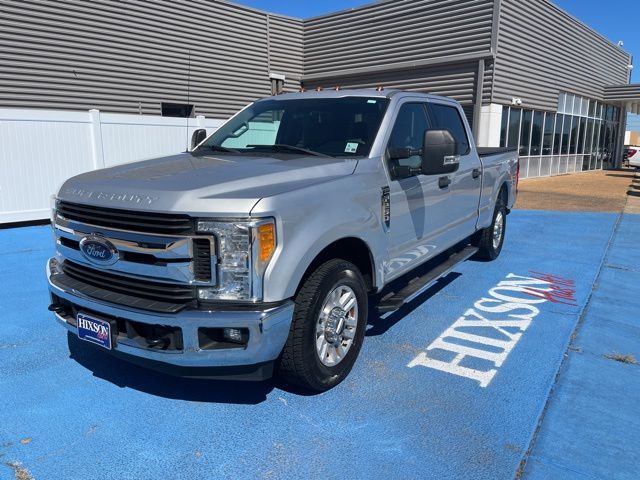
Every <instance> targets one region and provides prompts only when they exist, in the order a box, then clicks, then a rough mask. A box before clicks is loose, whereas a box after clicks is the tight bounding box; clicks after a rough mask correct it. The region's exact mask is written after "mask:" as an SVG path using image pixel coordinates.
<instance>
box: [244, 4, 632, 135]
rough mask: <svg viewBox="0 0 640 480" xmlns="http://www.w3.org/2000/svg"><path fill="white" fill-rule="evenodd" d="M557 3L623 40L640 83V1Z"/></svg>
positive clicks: (298, 10) (323, 7)
mask: <svg viewBox="0 0 640 480" xmlns="http://www.w3.org/2000/svg"><path fill="white" fill-rule="evenodd" d="M236 2H237V3H243V4H245V5H249V6H252V7H255V8H260V9H262V10H268V11H271V12H277V13H282V14H285V15H290V16H293V17H299V18H308V17H313V16H316V15H322V14H323V13H330V12H335V11H337V10H344V9H347V8H352V7H357V6H360V5H364V4H367V3H372V2H371V1H367V0H364V1H363V0H315V1H309V0H307V1H282V0H236ZM554 3H555V4H556V5H558V6H560V7H561V8H563V9H565V10H566V11H567V12H569V13H570V14H571V15H573V16H574V17H576V18H578V19H579V20H581V21H582V22H584V23H586V24H587V25H589V26H590V27H592V28H594V29H595V30H597V31H598V32H600V33H601V34H602V35H604V36H605V37H607V38H608V39H609V40H611V41H612V42H618V41H619V40H622V41H623V42H624V47H623V48H624V49H625V50H626V51H627V52H629V53H631V54H632V55H633V56H634V59H635V61H634V63H636V64H637V65H636V68H635V69H634V70H633V74H632V79H631V81H632V82H634V83H640V34H638V27H637V21H636V17H637V12H638V9H639V8H640V3H639V2H638V0H609V1H602V0H555V2H554ZM631 122H632V126H633V127H635V129H640V118H634V119H633V120H631Z"/></svg>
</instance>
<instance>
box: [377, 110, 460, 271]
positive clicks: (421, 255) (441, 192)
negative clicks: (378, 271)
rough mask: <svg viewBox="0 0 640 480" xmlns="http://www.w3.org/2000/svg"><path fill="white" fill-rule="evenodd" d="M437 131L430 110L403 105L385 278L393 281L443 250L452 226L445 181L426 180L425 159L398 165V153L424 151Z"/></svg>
mask: <svg viewBox="0 0 640 480" xmlns="http://www.w3.org/2000/svg"><path fill="white" fill-rule="evenodd" d="M429 128H431V124H430V120H429V116H428V113H427V104H426V103H424V102H417V101H413V100H410V99H408V100H407V101H406V102H404V103H402V104H400V106H399V108H398V111H397V114H396V119H395V123H394V126H393V129H392V132H391V135H390V137H389V140H388V142H387V150H386V152H387V153H386V155H387V166H388V170H389V175H390V184H389V190H390V192H389V193H390V199H389V200H390V208H391V220H390V224H389V229H388V232H387V237H388V252H389V260H388V262H387V264H386V265H385V277H386V278H387V279H388V280H392V279H394V278H397V277H399V276H401V275H402V274H404V273H406V272H407V271H409V270H412V269H413V268H415V267H416V266H418V265H419V264H421V263H423V262H425V261H426V260H427V259H429V258H430V257H432V256H433V255H435V254H436V253H438V252H439V251H441V250H442V245H440V238H441V237H442V234H443V232H444V230H445V228H446V226H447V217H448V213H447V202H448V201H449V190H448V189H442V188H440V186H439V182H438V181H439V178H440V175H422V174H421V173H420V166H421V163H422V157H421V156H420V155H413V156H411V157H409V158H402V159H397V160H395V159H394V160H392V159H391V155H390V152H392V151H393V150H394V149H402V148H411V149H412V150H416V151H418V150H420V149H422V143H423V141H424V133H425V131H426V130H428V129H429Z"/></svg>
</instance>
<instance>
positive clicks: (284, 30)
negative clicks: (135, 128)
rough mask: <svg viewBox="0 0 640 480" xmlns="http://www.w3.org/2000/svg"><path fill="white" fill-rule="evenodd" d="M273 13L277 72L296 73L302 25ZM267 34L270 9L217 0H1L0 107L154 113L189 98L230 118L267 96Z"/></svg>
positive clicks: (208, 110) (198, 111)
mask: <svg viewBox="0 0 640 480" xmlns="http://www.w3.org/2000/svg"><path fill="white" fill-rule="evenodd" d="M269 17H270V23H271V24H273V35H272V37H273V39H272V50H273V56H274V57H273V64H274V69H275V68H277V69H278V70H284V71H280V72H279V73H285V74H289V73H292V74H294V75H295V74H299V71H300V66H299V65H297V64H296V62H289V61H288V60H287V59H286V57H287V56H288V52H289V49H290V48H292V47H289V46H288V42H287V36H288V35H290V34H291V35H292V41H291V44H292V45H294V46H295V45H297V46H295V47H293V48H297V49H298V50H301V40H300V39H301V36H302V25H301V24H300V22H298V21H293V20H289V19H285V18H280V17H277V16H271V15H269ZM267 38H268V32H267V14H266V13H262V12H258V11H255V10H252V9H248V8H244V7H241V6H239V5H235V4H230V3H226V2H222V1H215V0H172V1H171V2H165V1H162V0H126V1H123V2H119V1H115V0H102V1H92V2H86V1H82V0H58V1H56V2H45V1H42V0H2V2H1V3H0V61H1V62H2V65H3V67H2V74H1V75H0V107H35V108H55V109H76V110H77V109H83V110H84V109H89V108H99V109H100V110H104V111H110V112H123V113H140V112H141V113H144V114H159V113H160V103H161V102H170V103H187V96H189V103H191V104H194V105H195V106H196V112H195V113H196V114H204V115H207V116H211V117H214V118H226V117H228V116H229V115H231V114H232V113H234V112H235V111H237V110H238V109H239V108H240V107H242V106H244V105H245V104H247V103H248V102H250V101H252V100H254V99H256V98H258V97H262V96H265V95H269V94H270V92H271V87H270V81H269V65H268V63H269V61H268V57H267V51H268V47H267ZM189 50H190V51H191V54H190V57H191V58H190V64H191V65H190V71H191V73H190V82H189V83H190V86H189V95H187V83H188V78H189V75H188V72H189ZM289 70H291V72H290V71H289Z"/></svg>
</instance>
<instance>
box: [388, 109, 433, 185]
mask: <svg viewBox="0 0 640 480" xmlns="http://www.w3.org/2000/svg"><path fill="white" fill-rule="evenodd" d="M428 129H429V120H428V118H427V111H426V109H425V104H424V103H405V104H404V105H402V106H401V107H400V111H399V112H398V116H397V118H396V123H395V125H394V126H393V130H392V132H391V138H389V143H388V144H387V150H392V149H396V148H411V149H414V150H416V151H419V150H420V149H422V143H423V141H424V132H425V131H426V130H428ZM421 163H422V157H421V156H420V155H414V156H412V157H409V158H402V159H394V160H390V170H391V173H392V176H393V177H394V178H396V177H397V175H396V174H395V171H396V169H397V167H399V166H400V167H411V168H420V165H421Z"/></svg>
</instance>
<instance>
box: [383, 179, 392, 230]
mask: <svg viewBox="0 0 640 480" xmlns="http://www.w3.org/2000/svg"><path fill="white" fill-rule="evenodd" d="M382 219H383V221H384V225H385V227H387V228H389V227H390V226H391V190H390V188H389V187H382Z"/></svg>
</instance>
